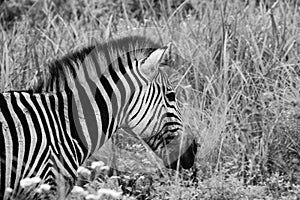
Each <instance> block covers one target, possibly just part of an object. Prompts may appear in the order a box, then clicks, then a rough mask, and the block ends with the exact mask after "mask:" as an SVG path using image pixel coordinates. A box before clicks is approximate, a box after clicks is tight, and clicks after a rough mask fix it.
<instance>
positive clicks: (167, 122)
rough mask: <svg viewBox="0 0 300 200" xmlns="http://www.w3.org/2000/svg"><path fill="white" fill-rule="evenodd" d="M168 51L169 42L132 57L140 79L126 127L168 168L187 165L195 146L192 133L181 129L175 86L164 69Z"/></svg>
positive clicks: (186, 166)
mask: <svg viewBox="0 0 300 200" xmlns="http://www.w3.org/2000/svg"><path fill="white" fill-rule="evenodd" d="M169 53H170V45H168V46H166V47H162V48H157V49H156V50H154V51H152V52H151V53H150V54H149V55H148V56H147V57H144V58H142V59H139V60H137V59H136V60H135V66H136V68H134V69H135V70H136V71H135V74H136V75H137V77H138V78H139V79H141V80H143V81H144V82H143V81H141V82H142V83H141V84H140V85H139V88H136V90H135V92H134V94H133V95H132V97H131V101H129V106H128V108H129V112H128V113H129V114H128V116H127V118H126V124H127V126H128V127H127V128H126V129H127V130H128V129H130V131H131V132H133V133H135V134H136V135H139V137H141V138H142V139H143V140H144V141H145V142H146V143H147V144H148V145H149V146H150V148H151V149H152V150H153V151H154V152H155V153H156V154H157V155H158V156H159V157H160V158H162V160H163V162H164V164H165V166H167V167H168V168H172V169H177V167H179V168H184V169H188V168H191V167H192V166H193V164H194V159H195V154H196V151H197V148H196V142H195V140H194V139H193V137H192V135H191V134H189V133H187V132H185V131H184V126H183V121H182V115H181V112H180V109H179V107H178V105H177V100H176V93H175V90H174V89H173V87H172V86H171V84H170V83H169V81H168V78H167V75H166V73H165V72H164V68H166V67H168V66H166V64H165V63H166V62H165V61H166V60H167V57H168V56H169ZM137 133H138V134H137ZM178 164H180V165H179V166H178Z"/></svg>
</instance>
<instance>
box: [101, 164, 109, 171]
mask: <svg viewBox="0 0 300 200" xmlns="http://www.w3.org/2000/svg"><path fill="white" fill-rule="evenodd" d="M100 170H103V171H108V170H109V166H107V165H105V166H102V167H101V168H100Z"/></svg>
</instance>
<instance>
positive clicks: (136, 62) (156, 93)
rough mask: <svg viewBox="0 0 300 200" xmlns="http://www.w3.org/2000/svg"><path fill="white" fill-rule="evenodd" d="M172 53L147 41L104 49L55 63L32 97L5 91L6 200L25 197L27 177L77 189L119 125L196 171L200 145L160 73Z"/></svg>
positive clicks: (172, 162)
mask: <svg viewBox="0 0 300 200" xmlns="http://www.w3.org/2000/svg"><path fill="white" fill-rule="evenodd" d="M169 50H170V47H163V48H158V46H157V45H156V44H154V43H153V42H151V41H149V40H147V39H145V38H141V37H128V38H123V39H120V40H115V41H112V42H109V43H104V44H99V45H96V46H94V47H89V48H86V49H83V50H82V51H80V52H76V53H74V54H72V55H68V56H66V57H64V58H63V59H61V60H57V61H55V62H53V63H52V64H50V66H49V69H48V71H47V72H46V75H45V76H44V77H36V78H37V79H39V80H38V81H37V82H36V83H37V84H33V86H32V89H31V90H30V91H29V92H7V93H3V94H1V100H0V103H1V104H0V108H1V113H0V114H1V116H0V119H1V134H0V137H1V138H0V142H1V143H2V144H3V145H2V144H0V145H1V147H0V148H1V165H0V166H1V167H0V172H1V173H0V175H1V177H0V179H1V181H0V189H1V193H0V196H1V195H4V194H3V192H2V191H4V190H5V188H7V187H10V188H12V189H13V191H14V192H13V195H18V194H19V193H22V192H23V191H22V188H20V186H19V182H20V180H21V179H23V178H26V177H33V176H38V177H40V178H41V179H42V181H43V182H49V183H50V184H52V185H55V180H56V178H57V176H58V174H59V175H62V176H63V177H64V179H66V180H67V181H68V182H70V183H71V184H70V186H71V187H72V185H73V183H74V181H75V178H76V170H77V168H78V167H79V166H80V165H81V164H83V162H84V161H85V160H86V159H87V158H88V157H89V156H90V155H91V154H92V153H93V152H94V151H96V150H98V149H99V148H100V147H101V146H102V145H103V144H104V143H105V142H106V141H107V140H108V139H109V138H110V137H111V135H112V134H113V133H114V132H116V131H117V130H118V129H120V128H123V129H125V130H128V131H129V132H131V133H133V134H135V135H138V136H139V137H141V138H143V139H144V141H145V142H146V143H147V144H148V145H149V146H150V147H151V148H152V149H153V151H155V152H156V153H157V154H158V155H159V156H160V157H161V158H162V159H163V161H164V163H165V164H166V166H168V167H172V168H176V166H177V160H178V158H179V157H180V158H181V161H180V162H179V163H180V165H181V167H183V168H190V167H191V166H192V165H193V162H194V158H195V153H196V148H195V142H194V141H193V140H189V139H188V138H187V134H186V133H184V131H183V125H182V119H181V114H180V111H179V109H178V106H177V103H176V99H175V92H174V91H173V90H172V87H171V86H170V84H169V82H168V79H167V77H166V75H165V74H164V73H163V72H162V70H161V69H160V65H161V63H164V62H165V57H166V55H167V53H168V51H169ZM37 79H35V80H37ZM180 144H184V146H183V147H181V146H180ZM168 146H170V147H171V148H169V149H168ZM174 146H175V147H176V148H174ZM170 153H172V154H170Z"/></svg>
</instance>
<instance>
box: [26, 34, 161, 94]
mask: <svg viewBox="0 0 300 200" xmlns="http://www.w3.org/2000/svg"><path fill="white" fill-rule="evenodd" d="M159 47H160V45H159V44H157V43H155V42H153V41H152V40H150V39H148V38H146V37H142V36H127V37H123V38H119V39H115V40H111V41H108V42H104V43H98V44H96V45H91V46H88V47H85V48H83V49H81V50H78V51H75V52H73V53H70V54H67V55H66V56H64V57H62V58H61V59H57V60H54V61H53V62H51V63H50V64H48V65H47V66H46V67H45V70H44V71H42V72H37V73H36V74H35V76H34V78H33V79H32V81H31V82H30V83H29V86H28V88H29V91H32V92H42V91H49V84H53V83H54V82H56V84H57V87H59V85H62V84H65V82H66V80H67V79H74V78H80V75H81V74H80V73H77V72H78V70H80V69H78V68H80V67H86V66H87V65H84V64H83V63H84V62H85V61H86V60H95V59H96V60H97V62H96V63H97V65H98V66H97V67H100V69H99V70H100V71H101V74H103V75H105V74H106V73H107V71H108V70H107V69H108V67H109V66H110V67H113V69H114V70H116V71H118V69H119V66H118V64H117V59H118V58H121V59H122V60H123V63H124V66H126V65H127V57H126V53H129V55H130V58H131V60H133V59H138V60H139V59H141V58H144V57H146V56H148V55H149V54H150V53H151V52H153V51H154V50H156V49H157V48H159ZM76 67H78V68H76ZM81 70H82V69H81ZM87 70H88V69H87ZM98 75H99V74H98ZM57 91H58V90H57Z"/></svg>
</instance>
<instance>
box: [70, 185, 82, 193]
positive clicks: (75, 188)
mask: <svg viewBox="0 0 300 200" xmlns="http://www.w3.org/2000/svg"><path fill="white" fill-rule="evenodd" d="M82 192H84V189H83V188H82V187H79V186H74V187H73V189H72V191H71V193H82Z"/></svg>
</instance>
